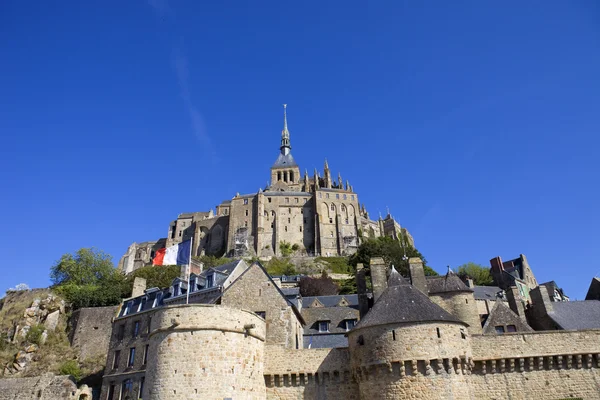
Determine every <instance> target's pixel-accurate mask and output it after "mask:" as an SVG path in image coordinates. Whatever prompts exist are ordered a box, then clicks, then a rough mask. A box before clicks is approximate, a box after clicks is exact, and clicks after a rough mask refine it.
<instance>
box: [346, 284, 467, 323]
mask: <svg viewBox="0 0 600 400" xmlns="http://www.w3.org/2000/svg"><path fill="white" fill-rule="evenodd" d="M432 321H444V322H456V323H459V324H463V325H467V324H465V323H464V322H462V321H460V320H459V319H458V318H456V317H455V316H454V315H452V314H450V313H449V312H448V311H446V310H444V309H443V308H441V307H440V306H438V305H437V304H435V303H433V302H432V301H431V300H430V299H429V297H428V296H426V295H425V294H423V293H422V292H421V291H420V290H419V289H416V288H415V287H413V286H412V285H408V284H399V285H397V286H389V287H388V288H387V289H386V290H385V291H384V292H383V293H382V294H381V296H380V297H379V299H378V300H377V302H375V305H373V308H372V309H371V311H369V312H368V313H367V315H365V317H364V318H363V319H362V320H361V321H360V322H359V323H358V325H356V328H355V329H362V328H367V327H371V326H378V325H386V324H399V323H419V322H432Z"/></svg>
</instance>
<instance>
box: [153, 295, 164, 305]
mask: <svg viewBox="0 0 600 400" xmlns="http://www.w3.org/2000/svg"><path fill="white" fill-rule="evenodd" d="M161 300H162V293H157V294H156V297H155V298H154V302H153V303H152V308H154V307H156V306H157V305H159V304H160V301H161Z"/></svg>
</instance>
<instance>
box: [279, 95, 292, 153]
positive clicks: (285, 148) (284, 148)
mask: <svg viewBox="0 0 600 400" xmlns="http://www.w3.org/2000/svg"><path fill="white" fill-rule="evenodd" d="M280 149H281V154H283V155H284V156H287V155H288V154H290V150H291V149H292V145H291V144H290V131H288V127H287V104H284V105H283V129H282V130H281V147H280Z"/></svg>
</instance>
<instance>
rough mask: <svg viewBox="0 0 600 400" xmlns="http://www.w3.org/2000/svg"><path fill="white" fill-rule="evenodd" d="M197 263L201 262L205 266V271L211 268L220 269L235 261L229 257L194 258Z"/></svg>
mask: <svg viewBox="0 0 600 400" xmlns="http://www.w3.org/2000/svg"><path fill="white" fill-rule="evenodd" d="M192 258H193V259H194V260H196V261H200V262H201V263H203V264H204V270H207V269H209V268H213V267H218V266H219V265H223V264H228V263H230V262H231V261H233V260H232V259H231V258H227V257H215V256H199V257H196V256H194V257H192Z"/></svg>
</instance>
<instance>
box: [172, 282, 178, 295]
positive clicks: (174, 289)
mask: <svg viewBox="0 0 600 400" xmlns="http://www.w3.org/2000/svg"><path fill="white" fill-rule="evenodd" d="M175 296H179V283H176V284H174V285H173V297H175Z"/></svg>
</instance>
